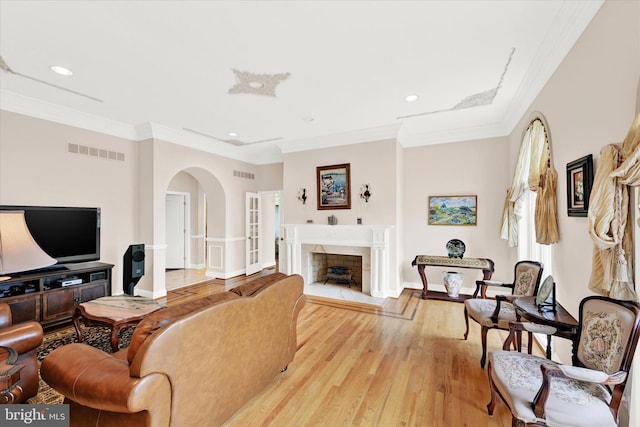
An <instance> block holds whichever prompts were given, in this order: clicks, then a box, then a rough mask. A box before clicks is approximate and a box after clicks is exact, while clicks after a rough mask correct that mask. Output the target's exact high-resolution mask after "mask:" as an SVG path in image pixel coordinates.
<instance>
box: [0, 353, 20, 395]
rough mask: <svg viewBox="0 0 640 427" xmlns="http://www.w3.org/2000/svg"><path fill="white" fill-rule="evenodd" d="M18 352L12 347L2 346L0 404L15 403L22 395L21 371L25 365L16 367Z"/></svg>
mask: <svg viewBox="0 0 640 427" xmlns="http://www.w3.org/2000/svg"><path fill="white" fill-rule="evenodd" d="M16 360H18V352H16V351H15V350H14V349H12V348H11V347H1V346H0V404H3V403H13V402H15V401H16V400H18V398H19V397H20V395H21V394H22V387H21V386H20V371H21V370H22V368H24V365H14V363H16Z"/></svg>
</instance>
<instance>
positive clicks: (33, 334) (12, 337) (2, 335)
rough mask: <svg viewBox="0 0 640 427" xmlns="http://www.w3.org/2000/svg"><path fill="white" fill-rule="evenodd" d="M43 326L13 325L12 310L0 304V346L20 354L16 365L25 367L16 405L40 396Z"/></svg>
mask: <svg viewBox="0 0 640 427" xmlns="http://www.w3.org/2000/svg"><path fill="white" fill-rule="evenodd" d="M42 338H43V332H42V326H40V324H39V323H38V322H22V323H17V324H15V325H14V324H13V323H12V317H11V308H10V307H9V305H7V304H4V303H0V346H2V347H9V348H12V349H13V350H15V351H16V352H17V353H18V359H17V360H16V362H15V364H16V365H24V367H23V368H22V370H21V371H20V381H21V383H20V387H21V388H22V391H21V393H19V394H18V395H17V396H16V399H15V401H14V403H22V402H24V401H25V400H27V399H28V398H30V397H33V396H35V395H36V394H38V385H39V383H40V377H39V374H38V351H37V349H38V346H39V345H40V344H42Z"/></svg>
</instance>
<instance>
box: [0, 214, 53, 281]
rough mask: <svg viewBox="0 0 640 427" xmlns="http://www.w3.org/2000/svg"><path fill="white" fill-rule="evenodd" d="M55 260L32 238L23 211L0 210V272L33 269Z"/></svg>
mask: <svg viewBox="0 0 640 427" xmlns="http://www.w3.org/2000/svg"><path fill="white" fill-rule="evenodd" d="M56 262H57V261H56V260H55V258H51V257H50V256H49V255H47V253H46V252H45V251H43V250H42V249H41V248H40V246H38V244H37V243H36V241H35V240H33V236H31V233H30V232H29V229H28V228H27V223H26V222H25V219H24V211H0V274H7V273H16V272H19V271H27V270H34V269H36V268H42V267H48V266H50V265H53V264H55V263H56Z"/></svg>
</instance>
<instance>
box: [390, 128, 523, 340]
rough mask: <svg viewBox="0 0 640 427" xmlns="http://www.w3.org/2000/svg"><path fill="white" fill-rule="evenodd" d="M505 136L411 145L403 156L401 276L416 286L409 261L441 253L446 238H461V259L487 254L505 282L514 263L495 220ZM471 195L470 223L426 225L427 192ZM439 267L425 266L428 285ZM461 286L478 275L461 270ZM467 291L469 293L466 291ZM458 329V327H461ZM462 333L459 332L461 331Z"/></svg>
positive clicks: (505, 180)
mask: <svg viewBox="0 0 640 427" xmlns="http://www.w3.org/2000/svg"><path fill="white" fill-rule="evenodd" d="M507 143H508V141H507V139H506V138H492V139H484V140H478V141H467V142H458V143H453V144H441V145H428V146H423V147H416V148H410V149H407V150H405V154H404V174H403V176H404V191H403V197H404V204H403V206H404V209H403V211H404V215H403V219H404V227H403V231H402V236H403V239H402V241H403V245H402V247H403V250H404V263H403V270H402V274H403V278H404V281H405V282H412V283H413V284H414V285H413V286H414V287H415V286H419V284H420V280H419V277H418V274H417V272H416V269H415V268H412V267H411V260H412V259H413V258H414V257H415V256H416V255H419V254H426V255H446V253H447V252H446V248H445V245H446V243H447V242H448V241H449V240H451V239H460V240H462V241H463V242H465V246H466V252H465V254H464V256H465V257H479V258H491V259H492V260H493V261H494V262H495V268H496V271H495V273H494V277H495V278H496V279H498V280H503V281H507V282H508V281H510V280H511V279H512V276H513V263H512V262H511V259H510V253H511V252H513V249H509V248H508V246H507V244H506V243H505V241H503V240H502V239H500V236H499V231H500V218H501V215H502V206H503V204H504V196H505V191H506V188H507V187H508V186H509V183H510V181H511V176H512V173H513V172H512V170H511V168H509V167H508V166H506V165H507V164H508V161H507V160H508V157H507ZM456 195H476V196H477V197H478V205H477V209H478V217H477V218H478V219H477V225H475V226H445V225H428V224H427V206H428V198H429V196H456ZM444 270H445V269H443V268H438V267H427V268H426V270H425V271H426V273H427V279H428V281H429V283H430V284H432V283H433V284H439V283H442V279H441V276H440V274H441V272H442V271H444ZM461 273H463V274H464V283H465V285H464V286H465V288H469V289H472V290H473V289H475V280H477V279H480V278H482V274H481V272H480V271H477V270H464V271H461ZM467 292H468V291H467ZM462 332H463V331H462ZM462 332H461V334H462Z"/></svg>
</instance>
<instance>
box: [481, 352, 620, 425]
mask: <svg viewBox="0 0 640 427" xmlns="http://www.w3.org/2000/svg"><path fill="white" fill-rule="evenodd" d="M543 363H545V364H550V363H553V364H556V363H555V362H552V361H550V360H548V359H544V358H542V357H538V356H532V355H529V354H524V353H518V352H512V351H492V352H489V366H490V375H491V380H492V381H493V382H494V384H495V386H496V388H497V389H498V391H499V392H500V395H501V396H503V398H504V399H505V401H506V403H507V405H508V406H509V408H510V409H511V412H512V414H513V415H514V417H516V418H518V419H519V420H522V421H524V422H527V423H533V422H536V421H538V420H539V419H538V418H537V417H536V416H535V414H534V412H533V399H534V397H535V395H536V393H537V392H538V390H539V389H540V386H541V385H542V372H541V370H540V365H541V364H543ZM550 381H551V392H550V395H549V398H548V399H547V404H546V406H545V422H546V425H548V426H575V427H590V426H592V427H596V426H597V427H605V426H616V425H617V424H616V421H615V420H614V418H613V415H612V414H611V411H610V409H609V405H608V402H609V401H610V399H611V395H610V393H609V391H608V390H607V388H606V387H604V386H602V385H600V384H594V383H589V382H584V381H578V380H574V379H568V378H555V377H552V378H551V379H550Z"/></svg>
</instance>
